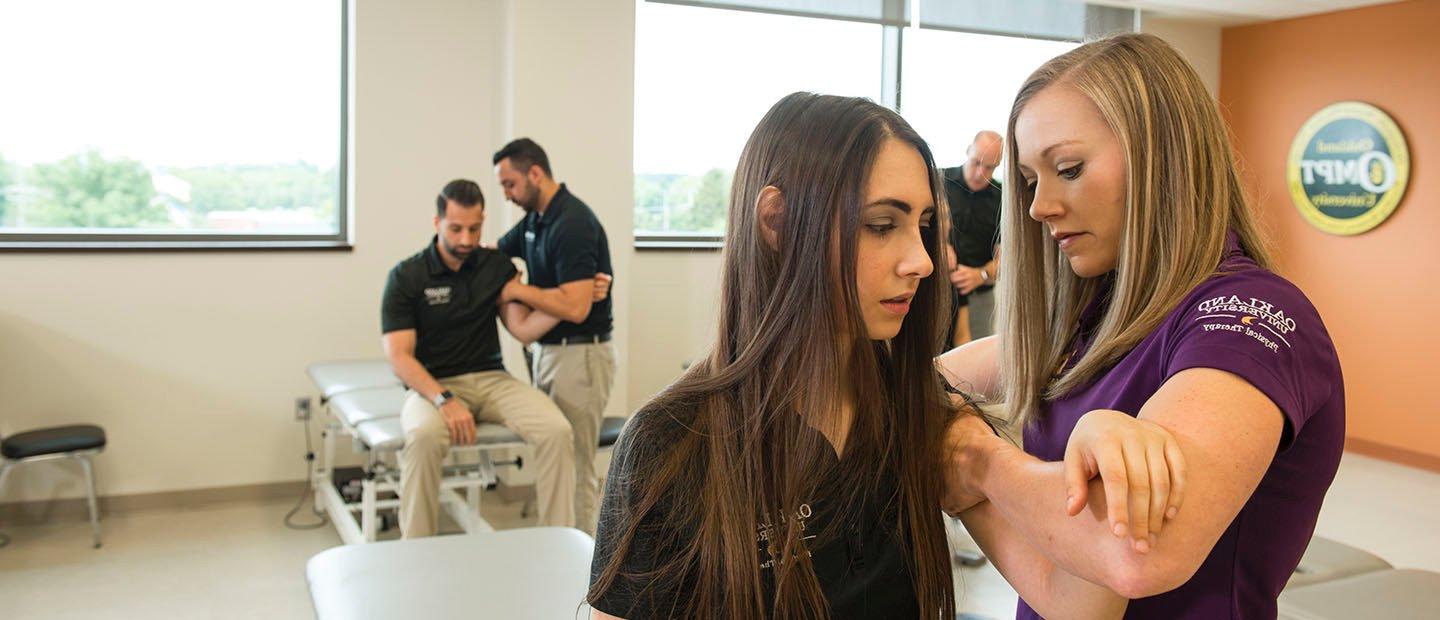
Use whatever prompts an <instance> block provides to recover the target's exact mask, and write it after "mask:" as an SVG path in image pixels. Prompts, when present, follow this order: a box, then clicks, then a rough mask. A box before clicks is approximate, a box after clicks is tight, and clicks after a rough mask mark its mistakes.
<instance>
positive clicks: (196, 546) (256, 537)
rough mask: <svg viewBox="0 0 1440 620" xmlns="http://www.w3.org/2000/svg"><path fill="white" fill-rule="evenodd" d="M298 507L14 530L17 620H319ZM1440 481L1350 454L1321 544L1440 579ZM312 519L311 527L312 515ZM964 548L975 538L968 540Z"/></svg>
mask: <svg viewBox="0 0 1440 620" xmlns="http://www.w3.org/2000/svg"><path fill="white" fill-rule="evenodd" d="M485 506H486V508H485V513H486V518H487V519H488V520H489V521H490V522H491V523H492V524H494V525H495V526H496V527H500V528H507V527H518V526H523V525H526V524H527V521H528V520H526V519H521V518H520V514H519V513H520V506H519V504H515V503H504V502H501V501H499V500H498V498H493V499H492V498H487V501H486V502H485ZM289 508H290V503H289V502H283V503H266V504H229V505H218V506H212V507H207V508H195V509H188V510H164V511H151V512H136V513H129V514H122V515H116V516H113V517H110V518H107V519H106V520H105V522H104V534H105V546H104V548H102V549H99V550H94V549H91V548H90V544H89V541H90V535H89V525H88V524H87V523H85V522H83V521H76V522H66V523H56V524H51V525H44V526H31V527H10V528H6V529H5V532H6V533H7V534H9V535H10V536H11V538H12V539H13V541H12V542H11V543H10V545H9V546H7V547H4V548H0V610H3V613H0V615H3V616H4V617H6V618H16V619H19V618H47V619H50V618H96V617H103V618H144V619H147V620H150V619H161V618H165V619H168V618H276V619H280V618H297V619H298V618H309V617H311V610H310V602H309V601H310V599H309V595H308V593H307V592H306V589H305V575H304V570H305V561H306V560H307V559H308V558H309V557H310V556H312V555H314V554H315V553H318V552H319V551H322V550H324V549H326V548H329V547H331V546H334V545H338V544H339V543H340V540H339V537H337V536H336V534H335V531H334V529H333V528H331V527H328V526H327V527H325V528H321V529H316V530H309V531H296V530H290V529H286V528H285V527H283V526H282V525H281V522H280V520H281V517H282V516H283V515H284V514H285V512H286V511H287V510H288V509H289ZM1437 513H1440V474H1436V473H1431V472H1425V471H1420V470H1415V469H1410V468H1405V467H1401V466H1398V465H1394V464H1391V463H1386V462H1382V461H1377V460H1375V459H1370V458H1366V457H1362V456H1357V455H1353V454H1347V455H1346V457H1345V461H1344V463H1343V464H1342V465H1341V469H1340V475H1339V477H1338V478H1337V479H1336V481H1335V485H1334V486H1333V487H1332V488H1331V490H1330V495H1329V496H1328V498H1327V500H1326V504H1325V508H1324V510H1323V511H1322V513H1321V516H1320V523H1319V528H1318V530H1319V531H1318V533H1319V534H1320V535H1323V536H1326V537H1330V538H1334V539H1336V540H1339V541H1341V542H1344V543H1347V544H1351V545H1355V546H1358V547H1361V548H1364V549H1368V550H1370V551H1372V552H1374V553H1376V554H1377V555H1379V556H1381V557H1383V558H1385V559H1387V560H1389V561H1390V562H1391V563H1393V564H1395V565H1396V566H1398V567H1413V568H1425V569H1429V570H1436V571H1440V531H1437V530H1436V528H1434V523H1435V521H1434V515H1435V514H1437ZM304 516H308V515H304ZM961 537H963V534H962V535H961V536H960V537H957V540H958V539H959V538H961ZM956 591H957V594H958V595H959V596H960V601H961V609H962V610H964V611H965V612H967V613H970V614H973V615H974V616H977V617H982V618H1008V617H1011V616H1012V615H1013V613H1014V608H1015V593H1014V591H1013V590H1012V589H1010V587H1009V586H1008V585H1007V584H1006V583H1005V582H1004V580H1003V579H1001V577H1000V575H999V573H997V572H996V571H995V569H994V568H993V567H992V566H988V565H987V566H984V567H981V568H978V569H969V568H966V569H961V570H958V571H957V576H956Z"/></svg>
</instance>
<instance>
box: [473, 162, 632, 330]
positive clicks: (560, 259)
mask: <svg viewBox="0 0 1440 620" xmlns="http://www.w3.org/2000/svg"><path fill="white" fill-rule="evenodd" d="M498 245H499V248H500V250H501V251H503V252H505V253H506V254H509V255H511V256H518V257H520V258H521V259H523V260H524V261H525V266H526V267H527V268H528V271H529V272H530V284H531V285H533V286H537V287H540V288H556V287H558V286H560V285H561V284H565V283H567V282H574V281H576V280H589V279H591V278H594V277H595V274H597V273H606V274H610V275H611V276H614V275H615V270H614V269H613V268H611V267H610V242H609V240H607V239H606V238H605V228H604V227H603V226H601V225H600V220H599V218H596V217H595V212H594V211H591V210H590V207H589V206H587V205H586V204H585V203H584V202H581V201H580V199H579V198H576V197H575V195H574V194H571V193H570V190H568V189H566V188H565V184H564V183H561V184H560V191H558V192H556V193H555V196H554V197H553V198H551V199H550V205H549V206H548V207H546V208H545V214H544V215H541V214H539V213H535V212H531V213H527V214H525V219H523V220H520V223H519V224H516V225H515V227H514V228H511V229H510V232H507V233H505V236H503V237H500V242H499V244H498ZM614 296H615V282H613V281H612V282H611V283H610V295H609V296H607V297H606V298H605V299H602V300H600V301H598V302H595V305H593V306H591V307H590V316H588V317H586V319H585V322H584V323H571V322H568V321H561V322H560V324H559V325H556V326H555V328H554V329H552V330H550V331H549V332H547V333H546V334H545V335H544V336H543V337H541V338H540V342H541V343H542V344H558V343H559V342H560V339H562V338H573V337H576V336H604V335H607V334H609V333H610V328H611V326H612V325H613V323H614V318H613V317H612V316H611V313H610V300H611V299H612V298H614Z"/></svg>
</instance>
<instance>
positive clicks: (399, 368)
mask: <svg viewBox="0 0 1440 620" xmlns="http://www.w3.org/2000/svg"><path fill="white" fill-rule="evenodd" d="M390 368H391V369H392V370H394V371H395V375H396V376H398V377H400V380H401V381H403V382H405V385H407V386H409V387H410V389H412V390H415V391H416V392H419V393H420V395H421V396H424V397H425V399H426V400H434V399H435V397H436V396H438V395H439V394H440V392H443V391H445V388H444V387H442V386H441V385H440V382H439V381H436V380H435V377H433V376H431V375H430V371H428V370H425V366H424V365H422V364H421V363H420V360H418V359H415V356H414V355H407V354H403V353H396V354H391V355H390Z"/></svg>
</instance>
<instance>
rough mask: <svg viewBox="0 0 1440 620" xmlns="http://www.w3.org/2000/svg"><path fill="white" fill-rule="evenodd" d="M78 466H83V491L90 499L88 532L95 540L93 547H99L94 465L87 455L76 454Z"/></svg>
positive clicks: (98, 514) (98, 519)
mask: <svg viewBox="0 0 1440 620" xmlns="http://www.w3.org/2000/svg"><path fill="white" fill-rule="evenodd" d="M75 458H77V459H79V460H80V466H81V467H84V468H85V493H86V494H87V495H88V497H89V500H90V532H91V536H92V537H93V538H94V540H95V548H96V549H99V548H100V509H99V506H98V505H97V503H96V500H95V467H94V466H93V465H91V463H90V457H89V456H83V455H82V456H77V457H75Z"/></svg>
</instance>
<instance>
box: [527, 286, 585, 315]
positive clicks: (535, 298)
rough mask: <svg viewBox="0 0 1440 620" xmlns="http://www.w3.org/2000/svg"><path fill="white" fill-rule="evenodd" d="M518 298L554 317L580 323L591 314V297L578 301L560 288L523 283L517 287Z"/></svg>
mask: <svg viewBox="0 0 1440 620" xmlns="http://www.w3.org/2000/svg"><path fill="white" fill-rule="evenodd" d="M515 297H516V300H517V301H519V302H521V303H523V304H525V305H527V306H530V307H531V308H533V309H535V310H539V311H541V312H544V313H546V314H549V315H551V316H554V317H559V318H561V319H564V320H566V321H569V322H571V323H580V322H582V321H584V320H585V318H586V317H588V316H589V315H590V299H589V296H588V295H587V296H586V298H585V299H583V300H581V303H576V302H575V301H574V300H572V299H570V297H569V296H567V295H566V294H565V291H563V290H561V289H559V288H538V287H535V286H530V285H528V284H527V285H522V286H519V287H517V288H516V295H515Z"/></svg>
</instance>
